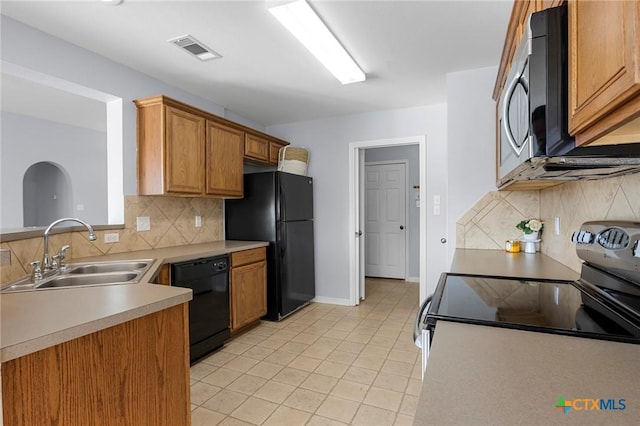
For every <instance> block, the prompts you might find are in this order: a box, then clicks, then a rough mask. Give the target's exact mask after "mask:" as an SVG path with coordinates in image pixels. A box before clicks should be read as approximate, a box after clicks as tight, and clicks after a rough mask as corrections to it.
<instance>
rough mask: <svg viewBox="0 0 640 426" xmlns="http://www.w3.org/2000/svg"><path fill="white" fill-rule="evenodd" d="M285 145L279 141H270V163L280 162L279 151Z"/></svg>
mask: <svg viewBox="0 0 640 426" xmlns="http://www.w3.org/2000/svg"><path fill="white" fill-rule="evenodd" d="M284 146H286V145H285V144H281V143H278V142H273V141H270V142H269V164H278V153H279V152H280V148H282V147H284Z"/></svg>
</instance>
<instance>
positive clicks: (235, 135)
mask: <svg viewBox="0 0 640 426" xmlns="http://www.w3.org/2000/svg"><path fill="white" fill-rule="evenodd" d="M243 156H244V132H243V131H241V130H238V129H234V128H232V127H228V126H224V125H222V124H219V123H216V122H213V121H207V143H206V167H207V173H206V175H207V194H208V195H222V196H231V197H242V190H243V188H242V159H243Z"/></svg>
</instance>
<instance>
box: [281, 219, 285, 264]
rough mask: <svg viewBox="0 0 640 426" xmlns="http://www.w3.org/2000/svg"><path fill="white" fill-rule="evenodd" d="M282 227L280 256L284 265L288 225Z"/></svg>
mask: <svg viewBox="0 0 640 426" xmlns="http://www.w3.org/2000/svg"><path fill="white" fill-rule="evenodd" d="M282 225H283V226H281V227H280V255H281V256H282V257H281V259H282V262H283V263H284V261H285V258H284V254H285V252H286V251H287V225H286V224H282Z"/></svg>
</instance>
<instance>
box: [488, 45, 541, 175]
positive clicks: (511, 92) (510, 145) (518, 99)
mask: <svg viewBox="0 0 640 426" xmlns="http://www.w3.org/2000/svg"><path fill="white" fill-rule="evenodd" d="M530 46H531V43H530V40H529V37H528V34H524V35H523V37H522V42H521V43H520V46H519V48H518V51H517V52H516V55H515V57H514V61H513V64H512V66H511V70H510V72H509V75H508V77H507V80H506V82H505V87H504V90H503V91H502V94H501V95H500V100H499V102H498V111H497V113H498V139H499V141H498V150H499V152H498V158H499V161H500V163H499V166H498V178H499V180H500V181H501V180H503V179H504V178H505V176H507V174H509V173H510V172H511V171H513V170H514V169H516V168H517V167H518V166H519V165H520V164H522V163H524V162H525V161H527V160H528V159H530V158H531V157H533V156H534V154H535V153H534V149H533V140H532V136H531V131H530V125H531V117H530V112H529V94H530V93H529V57H530Z"/></svg>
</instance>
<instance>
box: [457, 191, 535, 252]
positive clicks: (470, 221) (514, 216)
mask: <svg viewBox="0 0 640 426" xmlns="http://www.w3.org/2000/svg"><path fill="white" fill-rule="evenodd" d="M532 217H540V191H493V192H489V193H487V194H486V195H485V196H484V197H482V198H481V199H480V201H478V202H477V203H476V204H475V205H474V206H473V207H471V209H470V210H469V211H468V212H467V213H466V214H465V215H464V216H463V217H462V218H460V219H459V220H458V221H457V223H456V247H459V248H474V249H494V250H504V242H505V240H513V239H517V238H518V237H520V235H522V231H520V230H519V229H517V228H516V224H517V223H518V222H520V221H521V220H523V219H527V218H532Z"/></svg>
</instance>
